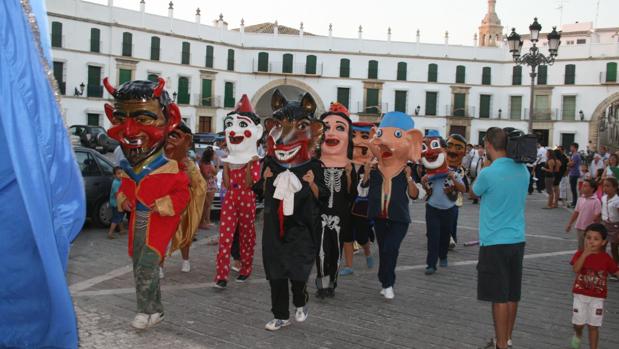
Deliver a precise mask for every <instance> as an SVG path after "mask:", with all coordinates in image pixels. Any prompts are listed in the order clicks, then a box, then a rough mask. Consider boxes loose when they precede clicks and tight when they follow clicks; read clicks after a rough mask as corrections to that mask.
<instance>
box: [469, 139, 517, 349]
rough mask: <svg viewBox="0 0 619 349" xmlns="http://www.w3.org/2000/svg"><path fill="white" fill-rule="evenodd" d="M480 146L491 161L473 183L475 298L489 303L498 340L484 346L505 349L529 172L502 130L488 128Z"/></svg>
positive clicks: (512, 314)
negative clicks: (476, 208) (510, 153)
mask: <svg viewBox="0 0 619 349" xmlns="http://www.w3.org/2000/svg"><path fill="white" fill-rule="evenodd" d="M484 144H485V147H486V154H487V156H488V158H489V160H490V161H491V162H492V164H491V165H490V166H488V167H486V168H484V169H483V170H482V171H481V172H480V173H479V175H478V177H477V179H476V181H475V184H474V185H473V193H474V194H475V195H476V196H478V197H480V198H481V207H480V213H479V244H480V248H479V261H478V264H477V299H479V300H482V301H488V302H492V314H493V319H494V329H495V335H496V337H495V338H496V342H495V341H494V340H493V341H491V343H489V346H488V347H487V348H500V349H503V348H507V347H508V342H510V343H511V334H512V331H513V329H514V323H515V321H516V313H517V310H518V302H519V301H520V290H521V284H522V260H523V257H524V244H525V237H524V234H525V232H524V231H525V218H524V207H525V201H526V197H527V189H528V186H529V171H528V170H527V168H526V166H525V165H524V164H520V163H517V162H515V161H514V160H512V159H510V158H508V157H507V154H506V148H507V134H506V132H505V131H503V130H502V129H500V128H498V127H492V128H490V129H488V131H487V133H486V138H485V139H484Z"/></svg>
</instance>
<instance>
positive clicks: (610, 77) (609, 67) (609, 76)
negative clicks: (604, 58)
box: [606, 62, 617, 82]
mask: <svg viewBox="0 0 619 349" xmlns="http://www.w3.org/2000/svg"><path fill="white" fill-rule="evenodd" d="M606 82H617V63H615V62H608V63H606Z"/></svg>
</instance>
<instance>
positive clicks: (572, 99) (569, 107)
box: [561, 96, 576, 121]
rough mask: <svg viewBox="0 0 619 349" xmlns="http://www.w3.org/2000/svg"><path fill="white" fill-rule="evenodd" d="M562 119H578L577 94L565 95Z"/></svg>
mask: <svg viewBox="0 0 619 349" xmlns="http://www.w3.org/2000/svg"><path fill="white" fill-rule="evenodd" d="M561 119H562V120H566V121H574V120H576V96H563V108H562V110H561Z"/></svg>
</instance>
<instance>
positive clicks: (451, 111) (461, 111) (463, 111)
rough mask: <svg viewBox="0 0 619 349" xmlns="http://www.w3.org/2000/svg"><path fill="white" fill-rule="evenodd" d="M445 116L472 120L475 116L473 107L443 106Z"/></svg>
mask: <svg viewBox="0 0 619 349" xmlns="http://www.w3.org/2000/svg"><path fill="white" fill-rule="evenodd" d="M445 115H447V116H457V117H464V118H472V117H474V116H475V107H456V106H454V105H451V104H447V105H446V106H445Z"/></svg>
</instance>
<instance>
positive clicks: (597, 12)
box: [593, 0, 600, 29]
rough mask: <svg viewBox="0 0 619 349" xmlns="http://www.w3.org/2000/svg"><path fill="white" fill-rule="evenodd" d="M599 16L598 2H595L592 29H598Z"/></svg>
mask: <svg viewBox="0 0 619 349" xmlns="http://www.w3.org/2000/svg"><path fill="white" fill-rule="evenodd" d="M599 16H600V0H598V1H597V5H596V7H595V21H594V22H593V29H595V28H597V27H598V17H599Z"/></svg>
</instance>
